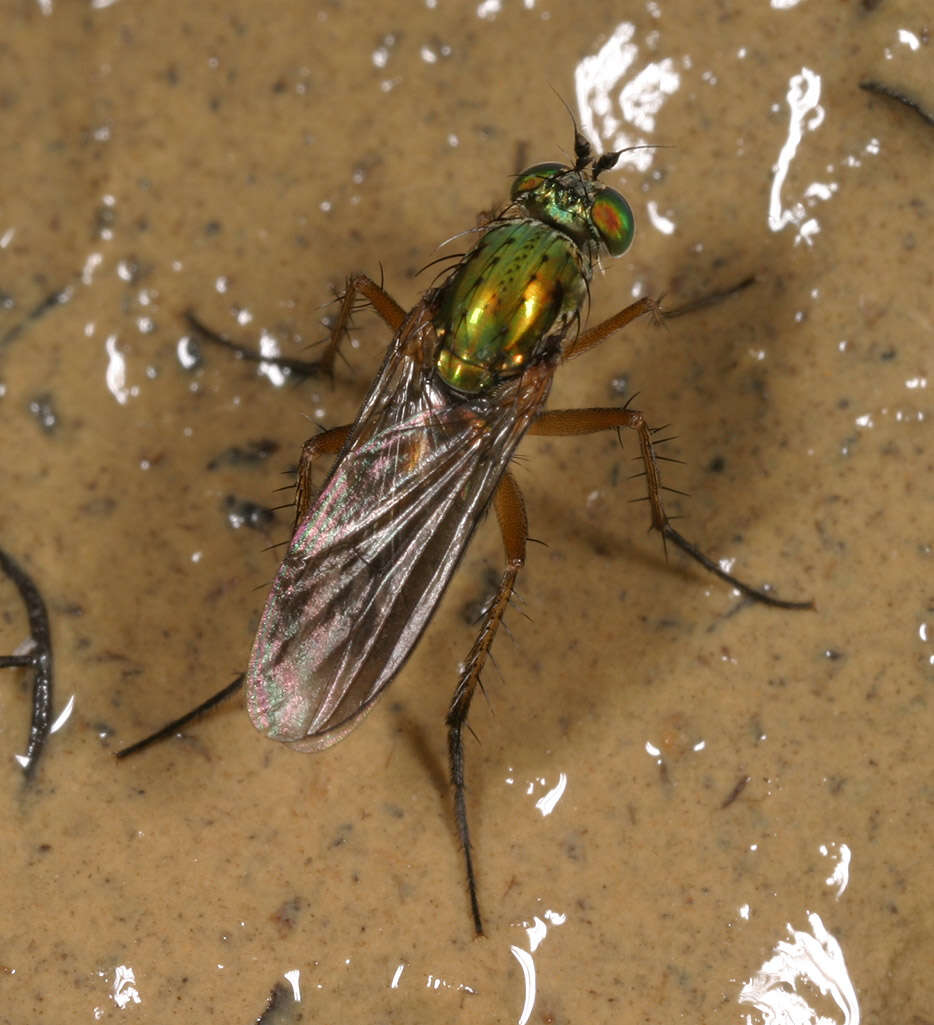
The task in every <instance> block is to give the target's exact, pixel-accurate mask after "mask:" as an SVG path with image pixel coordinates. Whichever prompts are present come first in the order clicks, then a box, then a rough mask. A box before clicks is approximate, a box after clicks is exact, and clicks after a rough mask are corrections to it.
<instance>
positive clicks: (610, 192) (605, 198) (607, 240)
mask: <svg viewBox="0 0 934 1025" xmlns="http://www.w3.org/2000/svg"><path fill="white" fill-rule="evenodd" d="M526 173H528V172H526ZM590 219H591V221H593V225H594V227H595V228H596V229H597V231H598V232H599V233H600V239H601V241H602V242H603V244H604V245H605V246H606V248H607V252H609V254H610V256H622V255H623V253H625V252H626V250H627V249H628V248H629V246H630V245H631V244H632V238H633V235H635V233H636V221H635V218H634V217H633V215H632V207H631V206H630V205H629V204H628V203H627V202H626V200H625V199H623V197H622V196H621V195H620V194H619V193H618V192H617V191H616V190H615V189H608V188H602V189H601V190H600V194H599V195H598V196H597V198H596V199H595V200H594V201H593V204H592V206H591V207H590Z"/></svg>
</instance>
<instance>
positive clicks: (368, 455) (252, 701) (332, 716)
mask: <svg viewBox="0 0 934 1025" xmlns="http://www.w3.org/2000/svg"><path fill="white" fill-rule="evenodd" d="M574 149H575V162H574V165H573V166H565V165H564V164H560V163H542V164H535V165H533V166H532V167H529V168H527V169H526V170H525V171H523V172H522V173H521V174H519V175H518V176H517V177H516V179H515V180H514V182H513V185H512V190H511V197H510V203H509V205H508V206H507V207H506V209H505V210H504V211H503V212H502V213H501V214H500V215H499V216H497V217H495V218H494V219H493V220H491V221H490V222H489V223H487V224H486V225H485V226H484V227H483V228H482V229H480V230H481V232H482V234H480V237H479V239H478V241H477V243H476V245H475V246H474V247H473V249H471V250H470V252H469V253H467V255H466V256H464V257H463V258H462V259H461V260H460V261H459V262H458V263H457V264H456V265H455V266H454V267H453V268H451V269H450V270H449V271H447V272H445V273H444V274H443V275H442V277H441V279H440V281H439V283H438V284H436V285H435V287H432V288H430V289H429V290H428V291H427V292H426V293H425V294H424V295H423V296H422V298H421V300H420V301H419V302H418V303H417V304H416V305H415V306H414V307H413V308H412V309H411V310H410V311H408V312H406V311H405V310H404V309H403V308H402V307H401V306H399V305H398V303H396V301H395V300H394V299H393V298H392V297H391V296H390V295H389V294H388V293H387V292H386V291H385V290H384V289H383V288H382V286H381V285H378V284H376V282H375V281H373V280H372V279H370V278H369V277H367V276H366V275H364V274H355V275H352V276H351V277H350V278H348V280H347V286H346V289H345V291H344V294H343V299H342V303H341V307H340V313H339V315H338V317H337V320H336V322H335V325H334V327H333V330H332V332H331V336H330V340H329V343H328V346H327V349H326V351H325V353H324V355H323V357H322V359H321V361H320V362H319V363H317V364H316V367H318V368H319V369H326V368H329V367H330V366H332V365H333V360H334V357H335V355H336V353H337V350H338V347H339V345H340V343H341V341H342V339H343V336H344V334H345V332H346V329H347V326H348V323H349V320H350V316H351V313H352V312H353V310H354V308H355V304H356V303H357V302H358V300H359V297H361V296H362V297H363V298H364V299H365V300H366V301H367V302H368V303H369V304H370V305H371V306H372V307H373V308H374V309H375V310H376V312H377V313H378V314H379V316H380V317H381V318H382V320H383V321H384V322H385V323H386V325H387V326H388V327H389V328H390V329H391V330H392V331H393V340H392V343H391V344H390V346H389V349H388V351H387V353H386V356H385V358H384V360H383V364H382V367H381V369H380V371H379V373H378V374H377V376H376V380H375V381H374V383H373V385H372V387H371V388H370V391H369V394H368V395H367V397H366V398H365V400H364V402H363V405H362V407H361V409H360V412H359V413H358V414H357V418H356V420H355V421H354V422H353V423H352V424H348V425H345V426H343V427H336V428H333V429H332V430H329V431H325V432H323V433H321V434H318V435H316V436H315V437H313V438H311V439H310V440H308V441H306V442H305V445H304V447H303V450H302V455H301V460H300V463H299V467H298V474H297V481H296V515H295V523H294V528H293V534H292V539H291V542H290V544H289V547H288V551H287V552H286V555H285V559H284V560H283V562H282V565H281V567H280V569H279V571H278V574H277V576H276V578H275V581H274V582H273V585H272V590H271V591H270V594H269V597H268V599H267V601H266V606H265V609H264V611H263V614H262V618H261V620H260V624H259V629H258V631H257V634H256V639H255V641H254V643H253V650H252V654H251V656H250V662H249V667H248V669H247V671H246V673H245V674H244V676H242V677H239V678H238V679H237V680H235V681H234V682H233V683H232V684H231V685H230V686H229V687H227V688H225V690H224V691H223V692H221V694H220V695H216V696H215V697H214V698H211V699H209V701H208V702H206V703H205V705H203V706H201V707H200V708H199V709H196V710H195V711H194V712H191V713H188V715H186V716H184V717H182V718H181V719H179V720H176V721H175V722H174V723H170V724H169V725H168V726H166V727H164V728H163V729H162V730H160V731H159V732H158V733H157V734H154V735H153V736H152V737H150V738H147V739H146V740H144V741H141V742H139V743H138V744H135V745H133V747H132V748H127V749H125V750H124V751H123V752H121V753H120V754H121V756H122V755H126V754H129V753H131V752H132V751H136V750H139V749H140V748H141V747H142V746H145V745H147V744H148V743H150V742H152V741H153V740H156V739H159V738H161V737H164V736H168V735H169V734H171V733H172V732H174V731H175V730H176V729H178V728H179V727H180V726H181V725H183V724H184V723H186V722H188V721H189V720H190V719H191V718H193V717H194V716H195V715H197V714H199V713H200V712H201V711H203V710H204V709H205V708H206V707H208V706H210V705H211V704H213V703H216V701H218V700H220V699H221V697H223V696H226V694H228V693H231V692H232V691H233V690H235V689H237V687H238V686H240V685H241V683H245V687H246V699H247V709H248V711H249V715H250V718H251V719H252V721H253V723H254V725H255V726H256V727H257V728H258V729H259V730H261V731H262V732H263V733H265V734H266V735H267V736H269V737H271V738H272V739H274V740H278V741H280V742H282V743H284V744H288V745H289V746H291V747H293V748H295V749H296V750H299V751H320V750H322V749H324V748H326V747H330V746H331V745H332V744H336V743H337V742H338V741H340V740H342V739H343V738H344V737H346V736H347V734H348V733H349V732H350V731H351V730H353V729H354V728H355V727H357V726H359V725H360V723H361V722H362V721H363V719H364V717H365V716H366V715H367V714H368V713H369V712H370V710H371V709H372V708H373V706H374V704H375V703H376V702H377V700H378V699H379V698H380V697H381V696H382V694H383V692H384V691H385V689H386V687H387V686H388V685H389V684H390V683H391V681H392V680H393V679H394V678H395V676H396V675H397V674H398V672H399V670H400V669H401V668H402V666H403V665H404V663H405V661H406V659H407V658H408V657H409V655H410V654H411V653H412V651H413V649H414V647H415V645H416V643H417V642H418V639H419V637H420V636H421V633H422V631H423V630H424V629H425V627H426V626H427V624H428V622H429V620H430V619H431V616H432V615H433V613H434V611H435V609H436V608H437V606H438V603H439V601H440V599H441V596H442V594H443V593H444V590H445V588H446V587H447V585H448V582H449V580H450V578H451V575H452V573H453V572H454V568H455V567H456V565H457V563H458V562H459V561H460V558H461V556H462V555H463V553H464V550H465V548H466V546H467V542H468V541H469V539H470V536H471V534H472V533H473V530H474V528H475V527H476V525H477V523H478V521H479V520H480V518H481V517H482V515H483V513H484V512H485V511H486V510H487V509H488V508H489V507H490V506H492V508H493V509H494V510H495V512H496V516H497V519H498V521H499V526H500V530H501V533H502V537H503V545H504V548H505V554H506V559H505V568H504V570H503V572H502V576H501V577H500V580H499V583H498V586H497V589H496V592H495V594H494V596H493V599H492V601H491V602H490V603H489V605H488V606H487V608H486V610H485V612H484V615H483V619H482V623H481V626H480V630H479V633H478V634H477V637H476V639H475V640H474V643H473V645H472V647H471V648H470V651H469V653H468V655H467V657H466V659H465V660H464V662H463V665H462V667H461V672H460V677H459V679H458V681H457V686H456V687H455V689H454V694H453V697H452V699H451V703H450V706H449V709H448V713H447V717H446V725H447V730H448V753H449V759H450V774H451V782H452V786H453V793H454V813H455V817H456V821H457V827H458V832H459V835H460V840H461V844H462V847H463V851H464V858H465V864H466V876H467V890H468V896H469V901H470V910H471V915H472V919H473V925H474V929H475V931H476V932H477V934H481V933H482V932H483V923H482V918H481V914H480V905H479V900H478V896H477V883H476V876H475V871H474V864H473V857H472V851H471V845H470V834H469V829H468V823H467V808H466V799H465V785H464V748H463V737H462V734H463V730H464V727H465V725H466V722H467V716H468V712H469V709H470V703H471V700H472V699H473V696H474V693H475V691H476V688H477V684H478V683H479V681H480V676H481V673H482V671H483V669H484V666H485V664H486V660H487V657H488V655H489V652H490V648H491V645H492V643H493V640H494V638H495V636H496V633H497V630H498V629H499V626H500V623H501V622H502V619H503V615H504V613H505V610H506V608H507V606H508V604H509V600H510V597H511V595H512V592H513V587H514V585H515V581H516V577H517V574H518V573H519V570H520V569H521V568H522V566H523V564H524V562H525V551H526V540H527V534H528V530H527V520H526V513H525V505H524V502H523V499H522V493H521V491H520V490H519V486H518V484H517V483H516V479H515V477H514V476H513V474H512V472H511V471H510V469H509V463H510V460H511V459H512V456H513V454H514V452H515V449H516V446H517V445H518V443H519V441H520V440H521V438H522V437H523V435H525V434H534V435H551V436H556V435H577V434H592V433H595V432H597V431H605V430H619V429H621V428H626V429H628V430H632V431H634V432H635V434H636V436H637V438H638V441H639V449H640V454H641V458H642V462H643V465H644V467H645V476H646V480H647V486H648V502H649V509H650V511H651V525H652V527H653V528H654V529H655V530H657V531H659V533H661V535H662V538H663V539H664V541H666V542H671V543H672V544H673V545H675V546H677V547H678V548H680V549H682V550H683V551H684V552H686V553H687V554H688V555H689V556H691V558H693V559H694V560H696V561H697V562H699V563H700V564H701V565H702V566H704V568H705V569H707V570H709V571H710V572H712V573H714V574H716V575H717V576H719V577H720V578H722V579H723V580H725V581H727V582H728V583H729V584H730V585H731V586H733V587H735V588H737V589H738V590H740V591H742V592H743V593H745V594H746V595H748V596H749V597H751V598H754V599H755V600H757V601H760V602H764V603H766V604H768V605H774V606H779V607H781V608H809V607H811V603H810V602H787V601H782V600H780V599H778V598H776V597H775V596H773V595H772V594H770V593H767V592H765V591H760V590H757V589H756V588H753V587H750V586H749V585H747V584H744V583H743V582H742V581H740V580H737V579H736V578H735V577H733V576H731V575H730V574H729V573H726V572H725V571H724V570H723V569H722V568H721V567H720V566H719V565H718V564H717V563H716V562H714V561H713V560H712V559H710V558H708V557H707V556H706V555H704V554H703V553H702V552H701V551H700V550H699V549H697V548H696V547H695V546H694V545H693V544H691V543H690V542H689V541H687V540H686V539H685V538H684V537H682V535H681V534H680V533H678V531H677V530H675V528H674V527H673V526H672V525H671V523H670V522H669V519H668V516H667V515H666V513H665V510H664V508H663V505H662V500H661V479H660V475H659V469H658V461H657V457H656V455H655V451H654V448H653V443H652V430H651V429H650V428H649V426H648V425H647V423H646V421H645V418H644V416H643V414H642V413H641V412H639V411H638V410H635V409H630V408H628V407H626V408H622V409H618V408H595V409H566V410H547V411H546V410H545V409H544V406H545V401H546V399H547V397H548V393H549V390H550V388H551V383H552V379H553V377H554V374H555V371H556V370H557V368H558V366H559V365H560V364H562V363H564V362H566V361H567V360H569V359H571V358H573V357H575V356H579V355H581V354H582V353H584V352H587V351H588V350H589V349H592V348H593V347H594V346H596V345H598V344H599V343H601V342H602V341H604V340H605V339H606V338H607V337H609V336H610V335H612V334H614V333H615V332H616V331H618V330H620V329H621V328H623V327H625V326H626V325H627V324H629V323H630V322H631V321H633V320H635V319H636V318H638V317H641V316H643V315H645V314H650V315H653V316H655V317H656V318H658V317H661V315H662V314H661V313H660V310H659V305H658V303H657V302H655V301H654V300H652V299H648V298H643V299H640V300H638V301H637V302H634V303H632V304H631V305H629V306H627V307H626V308H625V309H623V310H621V311H620V312H619V313H617V314H616V315H615V316H613V317H610V318H609V319H608V320H605V321H603V322H602V323H600V324H597V325H596V326H595V327H591V328H588V329H586V330H581V310H582V308H583V306H584V303H585V301H586V299H587V297H588V292H589V285H590V281H591V278H592V276H593V272H594V268H595V267H596V266H597V265H598V262H599V260H600V257H601V256H602V255H604V254H606V255H609V256H613V257H617V256H621V255H622V254H623V253H624V252H626V250H627V249H628V248H629V246H630V244H631V242H632V239H633V234H634V228H635V225H634V218H633V214H632V210H631V208H630V206H629V204H628V203H627V201H626V200H625V199H624V198H623V196H622V195H620V193H618V192H616V191H615V190H614V189H612V188H610V187H608V186H606V185H604V184H603V183H602V182H600V181H599V180H598V179H599V176H600V175H601V174H603V173H604V172H605V171H608V170H610V169H611V168H613V167H614V166H615V165H616V162H617V161H618V159H619V157H620V154H621V153H622V151H617V152H614V153H607V154H604V155H603V156H600V157H594V155H593V154H592V151H591V148H590V146H589V144H588V143H587V141H586V140H585V139H584V137H583V136H582V135H581V134H580V132H576V133H575V145H574ZM226 344H229V343H226ZM326 455H331V456H336V457H337V458H336V460H335V462H334V465H333V467H332V469H331V471H330V473H329V475H328V477H327V479H326V480H325V483H324V485H323V486H322V488H321V489H320V490H319V491H317V492H315V491H314V490H313V488H312V485H311V470H312V466H313V465H314V464H315V463H316V462H317V461H318V460H319V458H320V457H322V456H326Z"/></svg>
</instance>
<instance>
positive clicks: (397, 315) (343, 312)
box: [320, 273, 406, 373]
mask: <svg viewBox="0 0 934 1025" xmlns="http://www.w3.org/2000/svg"><path fill="white" fill-rule="evenodd" d="M358 294H359V295H362V296H363V297H364V299H366V300H367V302H368V303H369V304H370V305H371V306H372V307H373V309H374V310H376V312H377V313H378V314H379V316H380V318H381V319H382V321H383V322H384V323H385V324H386V326H387V327H388V328H389V329H390V330H391V331H392V333H393V334H396V332H397V331H398V330H399V328H400V327H402V323H403V321H404V320H405V318H406V312H405V310H404V309H402V307H401V306H400V305H399V304H398V303H397V302H396V300H395V299H393V297H392V296H391V295H390V294H389V293H388V292H387V291H386V290H385V289H384V288H383V287H382V285H377V284H376V282H375V281H374V280H373V279H372V278H371V277H368V276H367V275H366V274H360V273H357V274H351V275H349V276H348V278H347V281H346V283H345V285H344V294H343V295H342V296H341V297H340V300H341V307H340V310H338V313H337V319H336V320H335V321H334V326H333V327H332V328H331V337H330V338H329V339H328V342H327V345H326V346H325V348H324V352H323V353H322V355H321V359H320V363H321V365H322V366H323V367H325V368H326V369H327V370H328V372H329V373H332V372H333V370H334V359H335V357H336V356H337V352H338V350H339V349H340V344H341V342H342V341H343V339H344V335H345V334H346V333H347V329H348V327H349V325H350V318H351V317H352V316H353V313H354V308H355V303H356V300H357V295H358Z"/></svg>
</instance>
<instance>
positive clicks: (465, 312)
mask: <svg viewBox="0 0 934 1025" xmlns="http://www.w3.org/2000/svg"><path fill="white" fill-rule="evenodd" d="M589 153H590V151H589V148H585V149H583V150H582V155H581V156H579V160H578V163H577V165H576V166H575V167H573V168H571V167H565V166H564V165H563V164H553V163H550V164H535V165H533V166H532V167H530V168H528V169H527V170H525V171H523V172H522V174H520V175H518V177H517V178H516V180H515V181H514V183H513V186H512V207H511V208H510V210H509V211H507V213H506V215H504V216H503V217H502V218H500V219H499V220H497V221H495V222H494V223H493V224H492V225H491V226H490V227H489V228H488V229H487V231H486V232H485V234H484V235H483V237H482V238H481V239H480V241H479V242H478V243H477V245H476V246H475V247H474V248H473V249H472V250H471V251H470V252H469V253H468V254H467V256H465V257H464V259H463V260H462V261H461V262H460V263H459V264H458V265H457V266H456V267H455V268H454V270H453V271H452V272H451V274H450V276H449V277H448V279H447V280H446V281H445V282H444V284H443V285H442V286H441V288H440V289H439V290H438V293H437V301H438V312H437V315H436V317H435V321H434V323H435V330H436V331H437V333H438V340H439V348H438V353H437V356H436V366H437V370H438V374H439V375H440V377H441V379H442V380H443V381H444V382H445V383H446V384H447V385H449V386H450V387H452V388H454V389H456V390H457V391H460V392H463V393H465V394H470V395H474V394H477V393H480V392H484V391H486V390H487V389H489V388H490V387H492V386H493V385H495V384H496V383H497V381H500V380H502V379H503V378H505V377H511V376H514V375H516V374H519V373H521V372H522V370H523V369H524V368H525V367H526V366H528V365H529V363H530V362H532V361H534V360H536V359H537V358H540V357H543V356H546V355H553V354H556V353H557V352H558V351H559V350H560V348H561V344H562V342H563V340H564V338H565V336H566V335H567V334H568V329H569V327H570V325H571V324H573V323H574V321H575V320H576V319H577V318H578V315H579V313H580V308H581V305H582V304H583V302H584V298H585V297H586V295H587V285H588V283H589V281H590V277H591V274H592V272H593V267H594V264H595V263H596V262H597V261H598V259H599V257H600V254H601V253H608V254H609V255H611V256H619V255H620V254H621V253H623V252H625V250H626V249H627V248H628V247H629V244H630V242H631V241H632V237H633V217H632V210H631V209H630V208H629V204H628V203H627V202H626V200H625V199H624V198H623V197H622V196H621V195H620V194H619V193H618V192H615V191H614V190H613V189H611V188H608V187H607V186H605V185H603V183H602V182H598V181H597V180H596V175H597V174H599V173H600V171H601V170H604V169H606V167H611V166H612V165H613V163H615V160H616V157H617V156H618V154H612V155H610V159H609V160H608V159H607V158H600V160H598V161H597V162H596V163H594V164H593V167H592V168H591V172H590V174H589V176H588V175H587V174H585V171H586V170H587V168H588V167H589V165H590V164H591V160H590V158H589ZM513 211H514V212H513Z"/></svg>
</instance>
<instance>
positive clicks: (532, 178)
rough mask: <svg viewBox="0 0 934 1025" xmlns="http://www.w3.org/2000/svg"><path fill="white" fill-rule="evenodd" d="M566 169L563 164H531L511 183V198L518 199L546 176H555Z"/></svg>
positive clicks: (532, 190) (540, 182)
mask: <svg viewBox="0 0 934 1025" xmlns="http://www.w3.org/2000/svg"><path fill="white" fill-rule="evenodd" d="M567 170H569V169H568V168H567V167H565V166H564V164H533V165H532V166H531V167H527V168H526V169H525V170H524V171H523V172H522V174H520V175H519V176H518V177H517V178H516V180H515V181H514V182H513V183H512V191H511V193H510V195H511V198H512V199H518V198H519V197H520V196H523V195H525V194H526V193H527V192H534V191H535V190H536V189H537V188H538V187H539V185H541V184H542V182H543V181H545V179H546V178H557V177H558V175H560V174H564V173H565V171H567Z"/></svg>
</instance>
